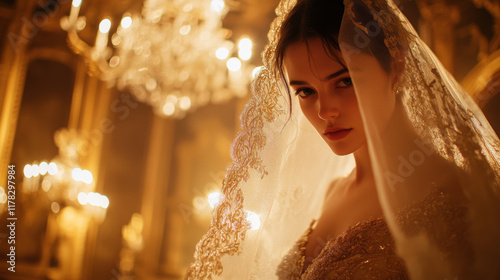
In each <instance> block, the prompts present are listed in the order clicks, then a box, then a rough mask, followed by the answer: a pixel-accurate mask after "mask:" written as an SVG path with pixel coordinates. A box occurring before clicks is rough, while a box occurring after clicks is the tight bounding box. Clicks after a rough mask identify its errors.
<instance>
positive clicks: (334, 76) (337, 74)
mask: <svg viewBox="0 0 500 280" xmlns="http://www.w3.org/2000/svg"><path fill="white" fill-rule="evenodd" d="M348 72H349V70H347V68H343V69H341V70H339V71H337V72H335V73H332V74H330V75H328V76H326V78H324V79H323V82H326V81H329V80H331V79H333V78H336V77H338V76H340V75H342V74H344V73H348Z"/></svg>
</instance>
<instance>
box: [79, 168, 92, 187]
mask: <svg viewBox="0 0 500 280" xmlns="http://www.w3.org/2000/svg"><path fill="white" fill-rule="evenodd" d="M80 177H81V178H80V179H81V181H82V182H84V183H85V184H90V183H92V181H93V180H94V177H93V176H92V173H91V172H90V171H88V170H83V171H82V172H81V175H80Z"/></svg>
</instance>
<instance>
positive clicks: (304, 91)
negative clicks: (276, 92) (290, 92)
mask: <svg viewBox="0 0 500 280" xmlns="http://www.w3.org/2000/svg"><path fill="white" fill-rule="evenodd" d="M314 93H315V92H314V90H313V89H310V88H299V89H298V90H297V91H296V92H295V95H298V96H300V97H308V96H309V95H312V94H314Z"/></svg>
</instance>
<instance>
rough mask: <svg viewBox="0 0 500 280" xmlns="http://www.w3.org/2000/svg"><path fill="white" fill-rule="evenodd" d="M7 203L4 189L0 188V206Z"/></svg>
mask: <svg viewBox="0 0 500 280" xmlns="http://www.w3.org/2000/svg"><path fill="white" fill-rule="evenodd" d="M5 202H7V195H6V194H5V189H4V188H3V187H0V204H3V203H5Z"/></svg>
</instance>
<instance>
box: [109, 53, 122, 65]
mask: <svg viewBox="0 0 500 280" xmlns="http://www.w3.org/2000/svg"><path fill="white" fill-rule="evenodd" d="M118 65H120V57H119V56H116V55H115V56H113V57H112V58H111V59H110V60H109V66H111V67H112V68H116V67H118Z"/></svg>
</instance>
